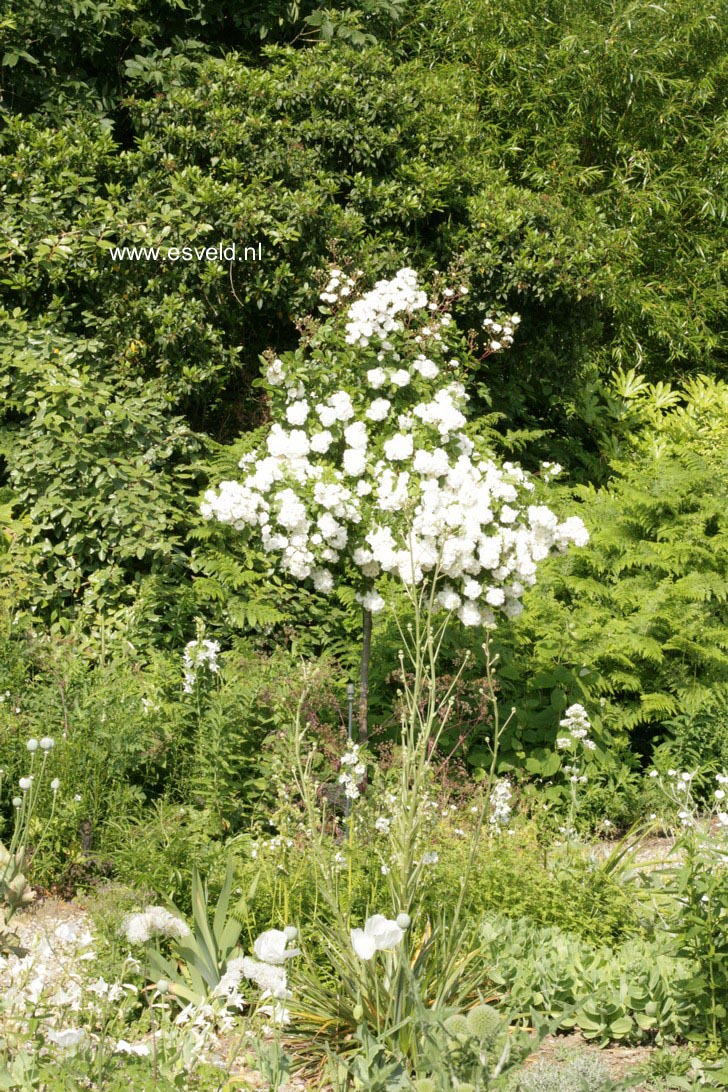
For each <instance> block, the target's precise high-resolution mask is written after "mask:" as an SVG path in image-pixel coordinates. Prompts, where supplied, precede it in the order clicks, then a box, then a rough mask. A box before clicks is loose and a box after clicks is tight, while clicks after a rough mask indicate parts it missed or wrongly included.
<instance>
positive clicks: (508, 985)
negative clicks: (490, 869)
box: [481, 917, 693, 1045]
mask: <svg viewBox="0 0 728 1092" xmlns="http://www.w3.org/2000/svg"><path fill="white" fill-rule="evenodd" d="M481 933H482V937H483V942H484V952H483V956H484V959H485V961H486V965H487V967H488V972H487V973H488V977H489V979H490V980H491V982H492V984H493V987H494V988H495V989H496V990H499V991H503V992H504V993H505V994H506V995H507V998H508V1004H509V1005H510V1006H511V1008H512V1009H513V1010H518V1011H521V1012H523V1013H524V1014H528V1013H529V1012H532V1011H535V1012H537V1013H542V1014H544V1015H547V1016H548V1017H549V1018H552V1019H554V1020H555V1021H556V1022H557V1023H558V1025H559V1026H561V1027H563V1028H574V1027H577V1028H578V1029H579V1030H580V1031H581V1033H582V1035H583V1036H584V1037H585V1038H587V1039H594V1040H597V1041H599V1042H600V1043H601V1044H602V1045H605V1044H606V1043H608V1042H609V1041H610V1040H623V1041H627V1042H639V1041H644V1040H645V1039H648V1038H649V1039H652V1038H656V1041H657V1042H663V1041H668V1042H669V1041H672V1040H674V1039H675V1038H677V1037H680V1036H681V1035H684V1034H685V1032H686V1031H687V1029H688V1027H689V1025H690V1013H689V1009H688V1005H687V1004H686V1001H685V997H684V989H685V986H686V984H687V982H688V981H689V980H690V978H691V976H692V973H693V964H692V963H690V962H687V961H685V960H676V959H675V957H674V955H673V954H672V953H671V951H670V948H669V945H668V944H666V943H665V942H664V941H661V942H657V941H655V942H649V941H646V940H645V939H640V940H638V941H636V940H635V941H628V942H627V943H626V944H624V945H622V946H621V947H620V948H618V949H614V948H592V947H591V946H589V945H587V944H585V943H584V941H581V940H578V939H577V938H575V937H573V936H571V935H569V934H568V933H562V932H561V931H560V930H558V929H556V928H553V927H552V928H545V929H544V928H539V927H537V926H534V925H532V924H531V923H529V922H528V921H527V920H526V919H522V920H521V921H509V920H507V919H504V918H495V917H491V918H488V919H486V921H484V923H483V925H482V929H481Z"/></svg>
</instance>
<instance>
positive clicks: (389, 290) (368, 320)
mask: <svg viewBox="0 0 728 1092" xmlns="http://www.w3.org/2000/svg"><path fill="white" fill-rule="evenodd" d="M426 306H427V293H426V292H423V291H422V290H421V289H420V288H419V287H418V285H417V274H416V273H415V271H414V269H400V271H399V273H397V275H396V276H395V277H394V279H393V280H391V281H384V280H383V281H377V283H376V284H375V285H374V288H373V289H372V290H371V292H367V293H365V295H363V296H362V297H361V299H359V300H355V302H354V303H353V304H352V305H351V307H350V308H349V313H348V318H349V321H348V322H347V324H346V343H347V345H361V346H363V347H365V346H367V345H368V344H369V342H370V341H371V339H372V338H378V339H379V340H380V341H381V342H382V343H383V344H384V347H385V348H386V347H387V344H386V343H387V339H388V337H389V335H390V334H392V333H394V332H395V331H397V330H401V329H402V323H401V322H400V321H399V320H398V319H397V318H395V316H396V315H399V314H402V312H405V313H407V314H411V313H412V312H413V311H417V310H421V309H422V308H423V307H426Z"/></svg>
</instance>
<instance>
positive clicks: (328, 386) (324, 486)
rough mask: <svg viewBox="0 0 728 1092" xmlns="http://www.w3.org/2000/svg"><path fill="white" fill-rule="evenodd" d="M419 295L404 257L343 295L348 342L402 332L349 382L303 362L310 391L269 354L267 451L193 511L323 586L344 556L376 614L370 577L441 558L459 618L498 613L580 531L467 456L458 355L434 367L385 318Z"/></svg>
mask: <svg viewBox="0 0 728 1092" xmlns="http://www.w3.org/2000/svg"><path fill="white" fill-rule="evenodd" d="M426 303H427V297H426V295H425V293H424V292H421V291H420V290H419V289H418V288H417V280H416V276H415V274H414V273H413V271H412V270H408V269H404V270H400V272H399V273H398V274H397V276H396V277H395V278H394V279H393V280H392V281H381V282H379V284H378V285H377V287H376V289H375V290H374V292H373V293H368V294H367V295H365V296H364V297H363V298H362V299H360V300H358V301H355V302H354V303H353V304H352V305H351V307H350V308H349V310H348V312H347V315H348V318H349V320H350V321H349V324H348V326H347V330H348V331H349V334H348V335H347V340H349V337H351V338H352V339H353V340H352V341H351V342H350V343H351V344H356V345H357V346H359V347H363V346H364V345H365V343H368V341H369V338H370V337H374V336H378V337H381V338H385V337H387V336H389V337H392V338H394V337H395V334H396V336H397V337H400V335H401V340H402V342H403V344H402V345H400V346H399V347H400V348H401V349H402V352H399V351H396V352H395V351H394V348H393V346H392V344H391V343H390V342H389V341H382V348H381V351H379V352H377V355H376V358H377V360H378V362H379V363H378V364H377V366H376V367H371V368H368V369H365V367H364V366H363V367H362V373H361V378H358V379H357V387H356V389H354V390H353V392H352V393H349V391H347V390H341V389H338V387H337V380H336V375H335V369H332V367H331V365H330V363H328V364H327V366H326V367H324V366H323V365H321V364H320V363H319V371H318V372H316V370H315V367H313V370H312V372H311V379H310V384H309V385H310V390H309V391H308V392H307V391H306V389H305V388H304V386H303V384H302V383H301V382H300V380H298V379H297V378H296V377H295V376H294V375H289V374H288V372H287V370H286V366H285V365H284V363H283V361H281V360H280V359H276V360H274V361H273V363H272V364H270V365H269V366H268V369H267V373H266V375H267V380H268V383H269V384H270V385H271V387H272V388H273V391H272V394H271V397H272V400H273V407H274V410H275V415H276V416H277V417H278V421H277V422H276V423H274V424H273V425H272V427H271V429H270V432H269V434H268V436H267V438H266V448H267V451H266V452H260V453H258V452H252V453H250V454H248V455H245V456H244V457H243V458H242V459H241V461H240V466H241V468H242V469H243V470H245V471H246V475H245V477H244V478H243V480H242V481H241V482H237V481H223V482H222V483H221V484H220V486H219V487H218V489H216V490H215V489H211V490H208V492H207V493H206V494H205V499H204V502H203V504H202V506H201V512H202V515H203V516H204V518H205V519H217V520H219V521H220V522H222V523H227V524H230V525H231V526H232V527H234V528H235V529H236V530H238V531H248V530H254V531H255V532H256V533H257V534H258V535H259V536H260V540H261V543H262V546H263V549H264V550H265V551H266V552H268V553H276V554H278V555H279V556H280V566H281V569H282V570H283V571H284V572H286V573H289V574H290V575H291V576H292V577H294V578H295V579H296V580H301V581H302V580H310V581H311V583H312V585H313V587H314V588H315V589H316V591H318V592H321V593H323V594H329V593H330V592H331V591H332V590H333V588H334V584H335V580H336V577H335V569H336V568H337V567H339V566H340V565H341V563H342V562H343V560H344V559H345V558H346V559H347V560H349V561H352V562H353V564H354V565H355V566H356V568H357V570H358V571H359V573H360V577H361V588H360V590H359V591H358V593H357V597H358V600H359V602H361V603H362V605H363V606H364V607H365V609H367V610H369V611H371V612H372V613H374V612H377V611H380V610H382V609H383V607H384V605H385V604H384V599H383V597H382V595H381V594H380V591H379V590H378V589H377V588H376V586H375V582H376V581H377V580H378V579H380V578H381V577H382V576H383V575H384V574H391V575H394V576H396V577H398V578H399V579H400V580H402V581H403V582H405V583H408V584H409V583H412V582H414V583H416V584H418V583H420V582H422V581H423V580H424V579H425V578H426V577H427V575H428V574H430V573H432V572H433V571H435V570H436V569H437V571H438V572H439V574H440V577H441V579H442V580H443V586H442V588H441V591H440V597H439V603H440V605H441V606H443V607H444V608H445V609H446V610H452V611H456V612H457V615H458V618H459V619H460V621H461V622H462V623H463V624H464V625H467V626H479V625H492V624H493V622H494V611H500V612H502V613H504V614H506V615H507V616H509V617H516V616H517V615H518V614H519V613H520V611H521V597H522V596H523V593H524V591H525V590H526V588H527V587H529V586H530V585H532V584H534V583H535V581H536V566H537V564H538V562H540V561H542V560H543V559H544V558H546V557H547V556H548V554H549V553H550V552H551V551H553V550H556V551H559V552H564V551H565V550H566V549H567V547H568V545H569V544H570V543H575V544H576V545H579V546H583V545H585V544H586V543H587V541H588V539H589V536H588V533H587V530H586V528H585V526H584V524H583V523H582V521H581V520H580V519H579V518H578V517H571V518H570V519H567V520H565V521H563V522H559V520H558V518H557V517H556V515H555V514H554V513H553V512H552V511H551V510H550V509H549V508H547V507H545V506H543V505H534V504H530V505H529V504H527V503H523V501H524V500H525V499H526V498H527V497H528V494H529V493H530V492H532V491H533V489H534V485H533V482H532V481H531V480H530V479H529V478H528V477H527V475H526V474H525V473H524V472H523V471H522V470H521V469H520V468H519V467H517V466H515V465H513V464H512V463H508V462H506V463H505V464H503V466H498V465H496V463H495V462H494V461H493V460H492V459H491V458H490V457H488V456H485V455H478V454H477V451H476V446H475V444H474V443H473V441H472V440H471V439H470V438H469V437H468V436H467V435H466V433H465V431H464V428H465V425H466V418H465V414H464V412H463V410H464V407H465V405H466V402H467V395H466V393H465V389H464V387H463V386H462V384H461V383H458V382H455V381H453V379H452V371H453V369H454V368H456V367H457V361H450V362H449V363H448V364H447V367H445V368H441V367H439V366H438V364H437V363H436V362H435V361H434V360H431V359H429V357H427V356H425V355H423V354H422V353H421V352H420V351H419V349H418V348H414V347H413V345H412V340H413V339H412V336H411V332H410V333H409V334H408V335H405V334H404V333H401V331H402V330H403V327H402V324H401V323H400V322H399V320H398V319H396V318H395V317H394V316H395V315H398V314H402V313H403V312H408V313H412V312H413V311H415V310H416V309H418V308H423V307H425V305H426ZM365 331H366V332H365ZM325 334H326V328H324V334H323V335H322V336H325ZM407 337H409V340H407ZM414 340H415V341H416V339H414ZM413 348H414V356H413V355H412V353H413ZM407 352H409V359H410V363H409V364H408V365H407V366H405V364H406V363H407V361H406V359H405V358H403V355H402V353H407ZM362 355H363V356H364V357H365V358H366V356H367V355H371V350H370V352H369V353H368V354H365V353H362ZM313 363H315V361H314V362H313ZM276 388H283V389H282V390H281V391H280V392H278V391H277V390H276ZM276 400H278V401H276ZM281 421H285V427H284V425H283V424H281V423H279V422H281Z"/></svg>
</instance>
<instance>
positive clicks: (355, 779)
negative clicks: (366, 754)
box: [339, 742, 367, 800]
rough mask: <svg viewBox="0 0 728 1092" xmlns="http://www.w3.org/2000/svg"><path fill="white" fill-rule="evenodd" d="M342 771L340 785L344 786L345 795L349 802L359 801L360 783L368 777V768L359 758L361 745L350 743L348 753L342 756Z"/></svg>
mask: <svg viewBox="0 0 728 1092" xmlns="http://www.w3.org/2000/svg"><path fill="white" fill-rule="evenodd" d="M341 766H342V770H341V773H340V774H339V784H340V785H343V786H344V795H345V796H346V798H347V800H358V799H359V796H360V795H361V794H360V792H359V782H360V781H361V780H362V778H363V777H364V776H365V775H366V772H367V768H366V765H365V763H363V762H362V760H361V758H360V756H359V744H358V743H352V742H349V745H348V747H347V749H346V752H345V753H344V754H343V755H342V756H341Z"/></svg>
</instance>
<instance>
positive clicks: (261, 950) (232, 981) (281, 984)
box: [214, 925, 301, 1024]
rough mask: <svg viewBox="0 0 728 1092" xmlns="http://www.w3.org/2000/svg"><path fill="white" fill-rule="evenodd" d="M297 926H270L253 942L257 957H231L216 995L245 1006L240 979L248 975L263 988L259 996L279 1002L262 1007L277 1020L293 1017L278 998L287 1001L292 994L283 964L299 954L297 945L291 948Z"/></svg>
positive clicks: (283, 1020) (274, 1020)
mask: <svg viewBox="0 0 728 1092" xmlns="http://www.w3.org/2000/svg"><path fill="white" fill-rule="evenodd" d="M296 936H297V930H296V929H295V928H294V927H293V926H292V925H287V926H286V928H285V929H268V930H266V932H264V933H261V934H260V936H259V937H258V938H257V939H256V941H255V943H254V944H253V952H254V953H255V955H256V957H257V958H256V959H251V957H250V956H239V957H238V958H236V959H231V960H230V961H229V962H228V964H227V967H226V969H225V974H224V975H223V976H222V978H221V979H220V981H219V982H218V984H217V986H216V987H215V991H214V995H215V996H217V997H224V998H225V1000H226V1005H227V1006H228V1007H232V1008H238V1009H242V1007H243V1003H244V1002H243V998H242V997H241V995H240V982H241V979H243V978H247V979H248V980H249V981H250V982H254V983H255V985H256V986H257V987H258V989H259V990H261V994H260V1000H261V1001H265V1000H267V999H269V998H270V999H272V1000H273V1001H275V1002H277V1003H276V1004H274V1005H273V1006H269V1007H264V1008H262V1009H261V1011H263V1012H266V1013H267V1014H268V1015H270V1016H271V1019H272V1020H273V1022H274V1023H277V1024H287V1023H288V1021H289V1019H290V1017H289V1014H288V1010H287V1009H286V1008H285V1007H284V1006H283V1005H281V1004H279V1003H278V1002H282V1001H287V1000H289V999H290V998H291V997H292V996H293V995H292V993H291V991H290V990H289V989H288V981H287V975H286V970H285V967H284V966H283V964H285V962H286V960H287V959H292V958H293V957H294V956H297V955H300V954H301V952H300V950H299V949H298V948H289V947H288V943H289V941H294V940H295V939H296Z"/></svg>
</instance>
